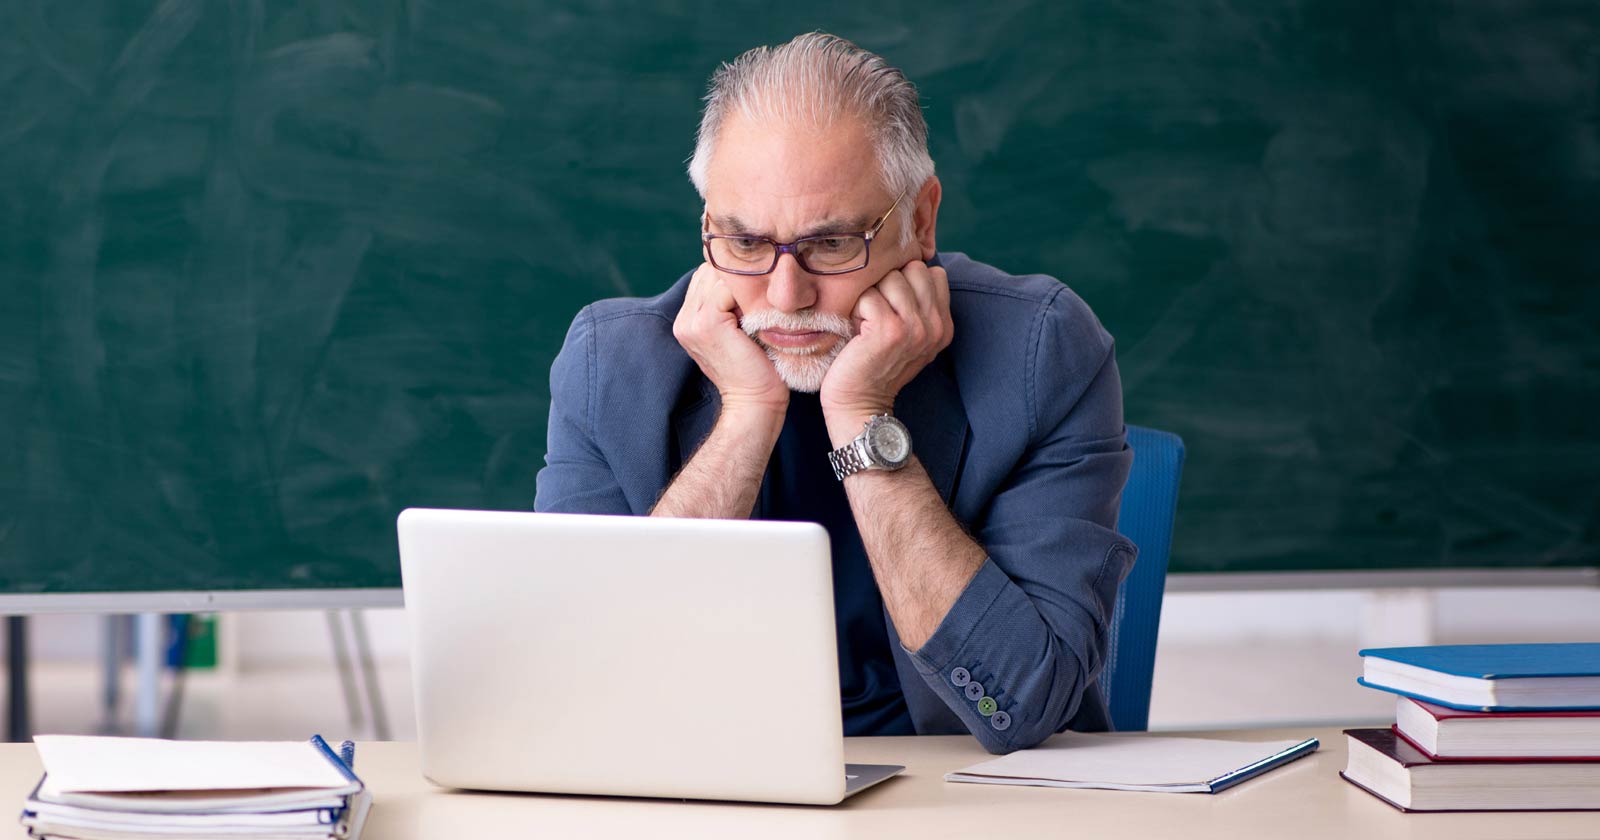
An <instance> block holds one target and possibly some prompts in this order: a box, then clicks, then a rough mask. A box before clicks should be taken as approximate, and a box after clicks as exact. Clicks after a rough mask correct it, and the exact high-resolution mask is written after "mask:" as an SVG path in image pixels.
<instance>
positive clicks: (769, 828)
mask: <svg viewBox="0 0 1600 840" xmlns="http://www.w3.org/2000/svg"><path fill="white" fill-rule="evenodd" d="M1162 734H1167V733H1162ZM1193 734H1196V735H1207V736H1212V737H1220V738H1238V739H1246V740H1270V739H1274V738H1300V737H1306V736H1316V737H1318V738H1321V739H1322V749H1321V750H1319V751H1318V752H1317V753H1315V754H1314V755H1312V756H1310V757H1309V758H1304V759H1301V760H1300V761H1296V762H1294V763H1293V764H1290V765H1288V766H1286V767H1281V768H1279V769H1277V770H1274V771H1273V772H1271V773H1269V774H1267V775H1266V776H1263V777H1261V778H1258V779H1254V780H1252V781H1249V782H1245V783H1244V784H1242V785H1239V786H1238V787H1235V788H1233V789H1231V790H1227V791H1224V792H1222V793H1220V794H1216V795H1212V796H1207V795H1203V794H1166V793H1125V792H1119V791H1099V790H1054V789H1048V788H1025V787H1001V786H995V785H966V784H959V785H958V784H949V783H947V782H945V781H944V780H943V777H944V774H945V773H946V772H947V771H950V770H955V769H957V768H960V767H965V766H967V765H969V764H973V763H975V762H978V761H981V760H983V759H984V758H985V757H987V754H986V753H984V752H983V750H982V749H981V748H980V747H979V746H978V745H977V742H975V741H973V740H972V739H971V738H968V737H965V736H961V737H956V736H940V737H927V738H851V739H849V740H848V741H847V742H846V747H845V752H846V754H847V756H848V757H849V760H851V761H854V762H862V763H875V764H890V763H893V764H904V765H906V772H905V773H904V774H902V775H901V776H899V777H897V778H894V779H890V780H889V781H887V782H884V783H883V784H882V785H881V786H879V787H877V788H874V789H872V790H868V791H866V792H864V793H862V794H860V795H858V796H856V797H853V798H851V799H847V800H845V802H844V803H843V804H841V805H839V806H836V807H833V808H818V807H808V806H785V805H749V804H734V803H705V802H692V803H690V802H679V801H666V800H649V799H618V798H599V797H582V796H545V795H534V794H487V793H462V792H457V791H446V790H441V789H439V788H435V787H433V786H432V785H430V784H429V783H428V782H427V781H425V780H424V779H423V778H422V777H421V775H420V772H419V770H418V757H417V745H416V744H415V743H410V742H380V743H366V744H361V745H360V747H359V748H358V749H357V751H356V767H357V769H358V770H359V771H360V773H361V775H362V777H363V778H365V779H366V781H367V783H368V784H370V785H371V786H372V787H373V789H374V790H375V791H376V793H377V802H376V805H375V806H374V810H373V814H372V820H371V821H370V822H369V823H368V825H367V831H366V832H365V834H364V835H363V837H364V838H366V840H409V838H428V839H429V840H445V839H446V838H455V837H473V838H500V837H585V838H588V837H617V838H643V837H652V838H653V837H692V838H697V840H698V838H713V837H737V838H755V840H784V838H805V839H806V840H818V839H819V838H820V839H824V840H825V838H832V837H860V838H871V839H872V840H884V839H885V838H899V837H907V838H936V837H937V838H943V837H949V838H961V840H1019V839H1020V838H1031V837H1050V836H1060V837H1069V836H1070V837H1084V838H1091V837H1093V838H1100V837H1104V838H1115V840H1127V839H1128V838H1144V837H1157V838H1168V837H1185V838H1187V837H1195V838H1213V837H1214V838H1228V840H1236V838H1247V837H1294V838H1296V840H1316V838H1323V837H1326V838H1340V839H1341V840H1343V838H1352V837H1359V838H1390V837H1404V838H1432V837H1437V838H1449V840H1466V838H1490V837H1496V838H1499V837H1529V836H1538V837H1540V838H1567V837H1586V838H1596V837H1600V812H1569V813H1527V814H1402V813H1400V812H1399V811H1396V810H1394V809H1393V808H1390V807H1389V806H1388V805H1385V804H1384V803H1382V802H1380V801H1378V800H1377V799H1374V798H1373V797H1371V796H1369V795H1367V794H1366V793H1364V792H1362V791H1360V790H1357V789H1356V788H1355V787H1353V786H1351V785H1349V784H1347V783H1346V782H1344V781H1343V780H1342V779H1340V778H1339V776H1338V771H1339V770H1341V769H1343V767H1344V760H1345V744H1344V736H1343V735H1341V734H1339V730H1337V729H1325V728H1308V729H1276V730H1249V731H1232V732H1210V733H1193ZM38 776H39V760H38V757H37V755H36V754H35V753H34V750H33V747H32V746H31V745H28V744H4V745H0V790H3V791H5V792H6V794H5V795H6V797H7V798H8V801H9V802H11V803H13V804H14V805H15V806H17V807H18V808H20V806H21V803H22V799H23V798H24V797H25V796H26V795H27V794H28V792H29V791H30V790H32V788H33V785H34V783H35V782H36V781H38ZM13 826H15V827H14V828H12V829H11V830H10V832H9V834H7V835H5V836H11V837H23V836H25V832H23V831H22V829H21V827H20V826H16V825H15V824H14V823H13Z"/></svg>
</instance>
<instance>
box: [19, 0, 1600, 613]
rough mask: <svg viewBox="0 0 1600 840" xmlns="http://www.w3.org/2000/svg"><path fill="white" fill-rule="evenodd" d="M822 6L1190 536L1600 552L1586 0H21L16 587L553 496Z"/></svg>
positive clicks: (303, 562) (303, 549) (208, 575)
mask: <svg viewBox="0 0 1600 840" xmlns="http://www.w3.org/2000/svg"><path fill="white" fill-rule="evenodd" d="M816 28H821V29H828V30H831V31H835V32H838V33H840V34H843V35H845V36H847V37H851V38H854V39H856V40H857V41H859V42H860V43H862V44H863V45H865V46H868V47H869V48H872V49H875V50H877V51H879V52H881V53H882V54H884V55H885V56H886V57H888V58H889V59H890V60H891V61H892V62H894V63H896V64H898V65H900V66H902V67H903V68H904V69H905V70H906V71H907V73H908V74H909V75H910V76H911V77H912V79H913V80H914V81H916V82H917V83H918V84H919V85H920V87H921V88H922V90H923V92H924V99H925V104H926V109H927V115H928V120H929V123H930V126H931V129H932V146H933V153H934V158H935V160H936V161H937V164H938V166H939V170H940V173H941V175H942V177H943V178H944V183H945V205H944V213H943V216H942V218H941V225H940V244H941V246H942V247H943V248H946V249H950V250H962V251H967V252H969V253H971V254H972V255H973V256H975V257H977V258H979V259H983V260H985V261H988V262H991V263H994V264H996V265H999V266H1001V267H1003V268H1006V269H1009V270H1012V271H1017V272H1025V271H1045V272H1049V273H1052V274H1054V275H1056V276H1058V277H1061V278H1062V279H1063V280H1065V281H1067V282H1068V283H1070V284H1071V285H1072V286H1073V287H1074V288H1076V289H1077V290H1078V291H1079V293H1081V294H1082V295H1083V296H1084V297H1085V298H1086V299H1087V300H1088V301H1089V302H1090V304H1091V305H1093V306H1094V307H1095V308H1096V310H1097V311H1098V312H1099V313H1100V315H1101V316H1102V319H1103V320H1104V321H1105V323H1106V324H1107V326H1108V327H1109V328H1110V329H1111V331H1112V332H1113V333H1114V334H1115V335H1116V336H1117V338H1118V341H1119V353H1120V358H1121V361H1122V371H1123V377H1124V384H1125V388H1126V393H1127V409H1128V417H1129V420H1130V421H1131V422H1137V423H1142V424H1145V425H1150V426H1156V427H1160V428H1165V429H1170V430H1172V431H1175V432H1178V433H1179V434H1181V435H1183V436H1184V438H1185V440H1186V441H1187V443H1188V446H1189V464H1188V470H1187V474H1186V477H1185V478H1186V480H1185V484H1184V488H1183V496H1182V502H1181V505H1180V520H1179V532H1178V536H1177V542H1176V549H1175V551H1176V553H1175V557H1174V564H1175V568H1176V569H1179V570H1184V571H1208V570H1265V569H1291V568H1305V569H1330V568H1388V567H1429V566H1507V565H1508V566H1546V565H1579V564H1582V565H1593V564H1596V563H1597V562H1600V478H1597V477H1600V434H1597V428H1600V424H1597V423H1596V421H1595V419H1594V418H1595V416H1596V414H1597V410H1600V282H1597V281H1600V247H1597V245H1596V242H1597V240H1600V226H1597V220H1600V5H1597V4H1595V3H1593V2H1567V3H1560V2H1530V1H1529V0H1516V2H1461V3H1436V2H1429V3H1421V2H1398V3H1396V2H1388V1H1387V0H1386V1H1385V2H1349V1H1348V0H1327V1H1326V2H1266V0H1262V2H1245V3H1228V4H1219V3H1209V2H1192V1H1191V0H1150V2H1142V3H1126V4H1124V3H1099V2H1086V3H1075V4H1063V3H1059V2H1049V3H1042V2H1041V3H1016V2H1003V1H1002V2H995V3H988V4H981V5H977V6H975V5H973V4H968V3H960V2H952V1H951V0H931V1H930V2H914V3H913V2H895V1H894V0H891V2H887V3H871V4H862V3H852V2H833V0H828V1H827V2H822V3H813V4H793V6H792V8H790V9H788V10H783V9H780V8H777V7H774V6H770V5H768V4H759V5H757V4H748V5H744V4H738V3H729V2H717V3H713V2H692V1H691V2H673V3H639V4H617V3H559V4H558V3H548V2H541V0H515V1H514V2H513V0H461V2H451V3H429V2H420V0H419V1H418V2H392V1H391V0H385V2H377V0H302V2H269V3H261V2H242V3H220V2H204V1H203V0H162V2H136V1H135V0H114V1H111V2H107V0H82V2H71V3H49V2H44V0H0V103H3V104H0V591H5V592H13V593H15V592H73V591H95V590H100V591H103V590H115V591H121V590H168V589H259V588H284V587H351V586H356V587H389V586H395V585H397V584H398V569H397V562H396V556H395V544H394V529H393V522H394V515H395V514H396V512H397V511H399V510H400V509H401V508H403V507H405V506H408V505H443V506H460V507H502V508H519V507H527V506H529V505H530V504H531V500H532V498H533V492H534V474H535V472H536V471H537V469H538V467H539V465H540V463H541V459H542V457H543V450H544V426H545V414H546V411H547V409H548V387H547V380H546V376H547V372H548V369H549V365H550V361H551V359H552V357H553V354H554V352H555V350H556V349H557V347H558V346H559V344H560V341H561V338H562V336H563V334H564V332H565V330H566V327H567V325H568V323H569V321H570V319H571V317H572V315H573V314H574V313H575V312H576V311H577V309H578V308H579V307H580V306H582V305H583V304H584V303H586V302H588V301H591V300H594V299H596V298H599V297H606V296H613V295H622V294H652V293H655V292H657V291H660V290H661V289H663V288H665V287H666V286H667V285H668V284H669V283H670V282H672V281H673V280H674V279H675V278H676V277H678V275H679V274H680V273H681V272H683V271H684V270H686V269H688V268H690V267H692V266H693V264H694V263H695V262H697V260H698V252H697V248H696V245H697V242H696V236H695V235H696V232H697V214H698V211H699V207H698V204H697V200H696V197H695V195H694V193H693V190H692V189H691V188H690V186H689V184H688V181H687V180H686V178H685V177H684V176H683V174H682V166H683V162H684V160H685V158H686V157H687V156H688V154H689V151H690V143H691V137H692V133H693V130H694V127H695V123H696V119H697V109H698V104H699V103H698V97H699V96H700V94H701V93H702V92H703V88H704V83H705V79H706V78H707V76H708V75H709V74H710V72H711V71H712V70H713V69H714V67H715V66H716V63H717V62H718V61H719V60H723V59H727V58H731V57H732V56H733V55H735V54H737V53H738V52H739V51H741V50H742V49H744V48H746V47H749V46H752V45H754V44H758V43H768V42H773V41H778V40H782V39H784V38H787V37H789V36H791V35H793V34H795V33H797V32H801V31H805V30H810V29H816Z"/></svg>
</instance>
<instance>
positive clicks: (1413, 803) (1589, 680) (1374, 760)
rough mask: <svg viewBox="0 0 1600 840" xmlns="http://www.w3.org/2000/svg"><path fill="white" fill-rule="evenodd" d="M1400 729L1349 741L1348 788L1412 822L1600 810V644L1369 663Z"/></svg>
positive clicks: (1351, 734)
mask: <svg viewBox="0 0 1600 840" xmlns="http://www.w3.org/2000/svg"><path fill="white" fill-rule="evenodd" d="M1361 656H1362V659H1363V662H1364V668H1363V670H1364V676H1363V677H1362V678H1361V679H1360V680H1359V682H1360V683H1361V684H1362V685H1365V686H1368V687H1370V688H1376V689H1380V690H1382V691H1388V692H1393V693H1394V694H1398V695H1400V697H1399V698H1398V700H1397V704H1396V709H1395V723H1394V726H1392V727H1390V728H1388V729H1347V730H1345V735H1346V736H1347V737H1348V738H1349V746H1350V756H1349V761H1348V763H1347V765H1346V766H1345V770H1344V772H1343V773H1341V774H1340V775H1342V776H1343V777H1344V778H1345V780H1346V781H1348V782H1350V783H1352V784H1354V785H1356V786H1358V787H1360V788H1362V789H1364V790H1366V791H1367V792H1368V793H1371V794H1373V795H1374V796H1377V797H1378V798H1380V799H1382V800H1384V801H1385V802H1388V803H1389V804H1391V805H1393V806H1395V807H1396V808H1399V809H1401V810H1403V811H1536V810H1600V644H1583V643H1570V644H1536V645H1434V646H1430V647H1404V648H1381V649H1374V650H1364V651H1361Z"/></svg>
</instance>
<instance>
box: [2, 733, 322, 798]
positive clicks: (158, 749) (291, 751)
mask: <svg viewBox="0 0 1600 840" xmlns="http://www.w3.org/2000/svg"><path fill="white" fill-rule="evenodd" d="M33 743H34V745H35V746H36V747H38V749H39V758H40V760H41V761H42V762H43V763H44V769H45V772H46V773H47V774H49V779H50V786H51V787H52V788H54V789H55V790H58V791H62V792H85V791H92V792H102V793H110V792H126V791H162V790H167V791H185V790H256V789H261V788H344V787H346V786H347V785H348V784H349V782H348V780H346V779H345V777H344V774H342V773H341V772H339V769H338V768H337V767H335V766H334V765H333V763H332V762H330V761H328V759H327V758H326V757H325V756H324V755H323V754H322V753H321V751H320V750H318V749H317V748H316V747H314V746H312V745H311V744H310V743H309V742H306V741H165V740H161V739H158V738H105V737H95V736H85V735H38V736H35V737H34V739H33Z"/></svg>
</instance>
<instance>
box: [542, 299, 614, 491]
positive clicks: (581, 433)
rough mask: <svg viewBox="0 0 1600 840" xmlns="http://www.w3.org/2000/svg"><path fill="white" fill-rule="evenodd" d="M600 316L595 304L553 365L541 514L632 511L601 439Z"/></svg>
mask: <svg viewBox="0 0 1600 840" xmlns="http://www.w3.org/2000/svg"><path fill="white" fill-rule="evenodd" d="M595 357H596V349H595V320H594V313H593V312H592V311H591V310H590V308H589V307H585V308H584V309H583V311H581V312H579V313H578V317H576V318H574V319H573V321H572V327H571V328H570V329H568V330H567V338H566V341H565V342H563V343H562V345H561V352H560V353H558V354H556V360H555V363H554V364H552V365H551V366H550V428H549V439H548V443H547V445H546V447H545V456H544V463H545V465H544V468H543V469H541V470H539V476H538V479H537V489H536V490H535V492H534V500H533V507H534V510H537V511H539V512H541V513H610V514H628V513H631V512H632V511H630V510H629V508H628V501H627V498H626V497H625V496H624V495H623V492H622V487H621V485H619V484H618V483H617V478H616V475H615V474H614V473H613V472H612V469H611V465H610V464H608V463H607V462H606V458H605V454H604V453H603V452H602V451H601V450H600V447H599V445H598V444H597V442H596V440H595V434H594V430H595V424H594V403H595V388H596V383H595V370H596V358H595Z"/></svg>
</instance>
